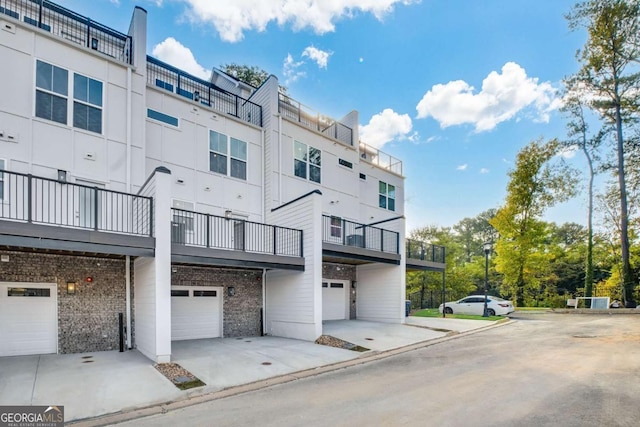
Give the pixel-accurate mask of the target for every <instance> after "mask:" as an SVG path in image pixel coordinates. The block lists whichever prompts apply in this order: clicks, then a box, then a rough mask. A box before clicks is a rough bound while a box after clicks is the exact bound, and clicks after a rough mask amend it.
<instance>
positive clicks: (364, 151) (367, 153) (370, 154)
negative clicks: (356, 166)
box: [360, 142, 402, 176]
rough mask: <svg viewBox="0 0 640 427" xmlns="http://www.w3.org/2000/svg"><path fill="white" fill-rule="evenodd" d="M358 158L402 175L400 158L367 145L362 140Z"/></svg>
mask: <svg viewBox="0 0 640 427" xmlns="http://www.w3.org/2000/svg"><path fill="white" fill-rule="evenodd" d="M360 158H361V159H362V160H364V161H365V162H367V163H370V164H372V165H374V166H377V167H379V168H381V169H385V170H388V171H389V172H393V173H395V174H396V175H400V176H402V160H400V159H397V158H395V157H393V156H391V155H389V154H387V153H385V152H383V151H380V150H378V149H377V148H374V147H372V146H370V145H367V144H365V143H364V142H360Z"/></svg>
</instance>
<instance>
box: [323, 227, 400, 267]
mask: <svg viewBox="0 0 640 427" xmlns="http://www.w3.org/2000/svg"><path fill="white" fill-rule="evenodd" d="M322 252H323V255H324V259H325V261H327V262H342V263H349V264H363V263H367V262H383V263H390V264H400V255H399V254H400V234H399V233H397V232H395V231H390V230H385V229H383V228H379V227H374V226H371V225H365V224H359V223H357V222H352V221H348V220H345V219H342V218H340V217H336V216H329V215H323V217H322Z"/></svg>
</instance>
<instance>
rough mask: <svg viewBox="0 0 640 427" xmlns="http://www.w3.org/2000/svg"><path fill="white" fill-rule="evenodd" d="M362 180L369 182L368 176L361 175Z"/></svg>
mask: <svg viewBox="0 0 640 427" xmlns="http://www.w3.org/2000/svg"><path fill="white" fill-rule="evenodd" d="M360 179H361V180H363V181H366V180H367V175H365V174H363V173H361V174H360Z"/></svg>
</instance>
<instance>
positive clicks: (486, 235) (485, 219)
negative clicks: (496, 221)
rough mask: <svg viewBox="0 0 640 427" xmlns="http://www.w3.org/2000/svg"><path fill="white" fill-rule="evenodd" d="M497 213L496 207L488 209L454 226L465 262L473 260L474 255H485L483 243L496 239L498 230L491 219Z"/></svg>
mask: <svg viewBox="0 0 640 427" xmlns="http://www.w3.org/2000/svg"><path fill="white" fill-rule="evenodd" d="M495 215H496V209H488V210H486V211H484V212H481V213H480V214H478V215H477V216H475V217H473V218H464V219H462V220H460V221H459V222H458V223H457V224H455V225H454V226H453V230H454V231H455V232H456V240H457V241H458V242H459V243H460V244H461V245H462V247H463V250H464V256H465V262H471V259H472V257H473V256H481V255H482V256H484V255H483V251H482V244H483V243H484V242H493V241H494V240H495V239H496V237H497V236H496V230H495V228H493V226H492V225H491V224H489V220H491V218H493V217H494V216H495Z"/></svg>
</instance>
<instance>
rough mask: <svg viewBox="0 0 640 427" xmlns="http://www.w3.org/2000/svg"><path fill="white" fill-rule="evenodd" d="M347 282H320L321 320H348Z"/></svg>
mask: <svg viewBox="0 0 640 427" xmlns="http://www.w3.org/2000/svg"><path fill="white" fill-rule="evenodd" d="M347 285H348V282H344V281H340V280H337V281H334V280H327V281H323V282H322V320H342V319H348V318H349V315H348V311H347V307H348V305H347V302H348V299H347V291H348V290H349V287H348V286H347Z"/></svg>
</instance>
